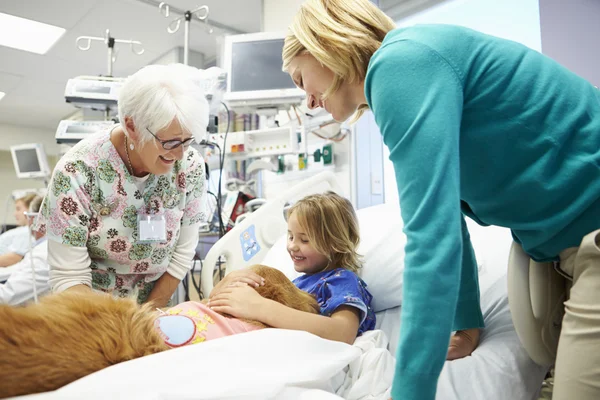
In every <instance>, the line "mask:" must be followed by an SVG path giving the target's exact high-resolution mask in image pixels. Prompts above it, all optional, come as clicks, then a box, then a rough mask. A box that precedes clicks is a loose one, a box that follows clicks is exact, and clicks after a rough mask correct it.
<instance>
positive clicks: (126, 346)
mask: <svg viewBox="0 0 600 400" xmlns="http://www.w3.org/2000/svg"><path fill="white" fill-rule="evenodd" d="M251 268H252V269H253V270H254V272H256V273H257V274H258V275H260V276H262V277H263V278H265V285H264V286H260V287H258V288H257V289H256V290H257V292H258V293H259V294H260V295H261V296H263V297H265V298H268V299H271V300H275V301H278V302H280V303H282V304H284V305H286V306H288V307H291V308H295V309H298V310H301V311H305V312H311V313H319V305H318V303H317V301H316V300H315V299H314V298H313V297H312V296H311V295H309V294H308V293H306V292H303V291H301V290H299V289H298V288H296V286H294V284H293V283H292V282H291V281H290V280H289V279H288V278H287V277H286V276H285V275H284V274H283V273H281V272H280V271H278V270H276V269H273V268H270V267H266V266H262V265H255V266H253V267H251ZM157 316H158V314H157V312H156V310H153V309H152V308H151V307H150V306H148V305H142V306H140V305H138V304H137V303H136V302H135V301H134V300H132V299H118V298H113V297H111V296H107V295H104V294H96V293H93V292H83V293H82V292H74V293H71V292H65V293H60V294H55V295H49V296H46V297H45V298H43V299H42V300H41V301H40V303H39V304H32V305H29V306H26V307H20V308H19V307H11V306H0V398H4V397H10V396H17V395H24V394H30V393H39V392H45V391H49V390H55V389H58V388H60V387H62V386H64V385H66V384H68V383H70V382H73V381H75V380H77V379H79V378H81V377H83V376H86V375H89V374H91V373H93V372H95V371H98V370H101V369H103V368H106V367H108V366H110V365H113V364H118V363H120V362H123V361H127V360H132V359H134V358H138V357H143V356H146V355H149V354H154V353H158V352H161V351H164V350H168V349H169V348H168V347H167V346H166V345H165V343H164V341H163V340H162V339H161V337H160V336H159V334H158V333H157V331H156V329H155V327H154V321H155V319H156V317H157ZM248 322H251V323H254V324H257V325H259V326H261V327H264V326H265V325H264V324H262V323H260V322H258V321H248Z"/></svg>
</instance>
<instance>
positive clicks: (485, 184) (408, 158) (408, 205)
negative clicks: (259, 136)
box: [283, 0, 600, 400]
mask: <svg viewBox="0 0 600 400" xmlns="http://www.w3.org/2000/svg"><path fill="white" fill-rule="evenodd" d="M283 64H284V68H285V69H286V70H287V71H288V72H289V73H290V75H291V77H292V78H293V80H294V81H295V82H296V84H297V85H298V86H299V87H300V88H302V89H304V90H305V91H306V94H307V97H308V98H307V102H308V105H309V107H311V108H315V107H323V108H325V109H326V110H327V111H329V112H330V113H331V114H332V115H333V117H334V118H335V119H336V120H338V121H343V120H345V119H347V118H349V117H350V116H352V115H353V114H355V113H356V112H357V111H358V114H359V115H360V114H361V113H362V112H364V111H365V110H366V109H371V110H372V111H373V114H374V116H375V120H376V122H377V125H378V126H379V128H380V130H381V134H382V135H383V140H384V142H385V144H386V146H387V147H388V148H389V150H390V160H391V161H392V162H393V164H394V170H395V172H396V180H397V185H398V191H399V198H400V206H401V210H402V219H403V220H404V231H405V232H406V236H407V244H406V257H405V272H404V292H403V304H402V310H403V311H402V323H401V325H402V331H401V335H400V343H399V346H398V356H397V364H396V374H395V378H394V385H393V390H392V393H393V397H394V399H398V400H413V399H414V400H417V399H418V400H433V399H434V398H435V392H436V387H437V385H436V383H437V380H438V377H439V374H440V371H441V369H442V366H443V364H444V360H445V359H446V357H449V358H453V357H452V356H451V355H450V354H449V353H448V343H449V339H450V335H451V331H453V330H458V331H460V330H465V331H466V332H463V336H464V338H465V339H466V340H467V341H469V340H472V341H473V342H472V343H473V345H472V346H463V347H466V349H467V350H472V348H473V347H474V344H475V343H476V342H477V339H478V330H477V328H480V327H482V326H483V317H482V315H481V310H480V308H479V287H478V282H477V268H476V262H475V256H474V254H473V248H472V246H471V241H470V239H469V232H468V230H467V227H466V223H465V220H464V216H468V217H470V218H472V219H474V220H475V221H477V222H478V223H480V224H482V225H498V226H503V227H507V228H510V229H511V230H512V233H513V237H514V238H515V241H516V242H517V243H519V245H521V246H522V247H523V249H524V250H525V252H527V254H529V256H530V257H531V258H533V259H535V260H537V261H553V262H560V268H561V269H562V270H563V272H564V274H565V275H566V276H568V277H569V278H570V279H571V281H572V285H573V286H572V289H571V292H570V299H569V300H568V301H567V302H566V303H565V311H566V313H565V316H564V319H563V323H562V331H561V336H560V342H559V345H558V355H557V360H556V371H555V372H556V376H555V382H554V383H555V384H554V394H553V396H554V397H553V398H554V399H555V400H559V399H560V400H564V399H579V400H592V399H599V398H600V352H598V351H594V349H597V348H598V345H599V344H600V301H598V299H599V293H600V230H599V229H600V146H599V145H598V144H599V143H600V91H599V90H598V89H596V88H594V86H592V85H591V84H590V83H589V82H587V81H585V80H584V79H582V78H581V77H579V76H577V75H575V74H574V73H572V72H570V71H568V70H567V69H566V68H564V67H562V66H561V65H559V64H558V63H556V62H555V61H553V60H551V59H550V58H548V57H545V56H544V55H542V54H540V53H538V52H536V51H534V50H531V49H529V48H527V47H525V46H522V45H520V44H518V43H515V42H511V41H508V40H503V39H499V38H496V37H492V36H488V35H484V34H482V33H479V32H475V31H472V30H469V29H466V28H462V27H457V26H449V25H418V26H414V27H408V28H403V29H395V26H394V23H393V22H392V21H391V20H390V19H389V18H388V17H387V16H386V15H385V14H384V13H383V12H381V11H380V10H379V9H378V8H377V7H376V6H374V5H373V3H371V2H370V1H369V0H307V1H306V2H305V3H304V4H303V5H302V7H301V8H300V10H299V12H298V14H297V15H296V17H295V19H294V22H293V23H292V25H291V27H290V34H289V35H288V36H287V37H286V40H285V45H284V49H283ZM452 340H454V338H453V339H452ZM469 347H470V349H469ZM451 352H452V349H450V353H451ZM459 355H464V353H463V354H459Z"/></svg>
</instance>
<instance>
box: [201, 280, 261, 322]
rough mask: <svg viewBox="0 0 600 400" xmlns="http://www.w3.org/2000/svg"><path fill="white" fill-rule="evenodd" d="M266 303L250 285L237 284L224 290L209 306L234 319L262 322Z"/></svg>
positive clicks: (209, 302) (211, 300)
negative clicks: (262, 312) (262, 311)
mask: <svg viewBox="0 0 600 400" xmlns="http://www.w3.org/2000/svg"><path fill="white" fill-rule="evenodd" d="M264 301H265V299H264V298H263V297H262V296H261V295H260V294H258V292H257V291H256V290H254V289H253V288H252V287H250V286H249V285H248V284H246V283H241V282H237V283H234V284H233V285H230V286H227V287H225V288H223V289H222V290H221V291H220V292H219V294H216V295H214V296H213V297H212V298H211V299H210V300H209V301H208V304H207V305H208V306H209V307H210V308H211V309H213V310H214V311H216V312H220V313H225V314H229V315H231V316H232V317H236V318H245V319H253V320H257V321H261V309H262V308H263V305H264ZM261 322H262V321H261Z"/></svg>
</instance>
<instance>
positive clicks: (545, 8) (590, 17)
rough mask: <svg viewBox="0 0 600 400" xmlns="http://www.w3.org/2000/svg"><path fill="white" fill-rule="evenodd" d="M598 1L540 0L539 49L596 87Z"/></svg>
mask: <svg viewBox="0 0 600 400" xmlns="http://www.w3.org/2000/svg"><path fill="white" fill-rule="evenodd" d="M599 19H600V1H598V0H569V1H568V2H567V1H564V0H541V1H540V20H541V26H542V29H541V30H542V52H543V53H544V54H545V55H547V56H549V57H552V58H553V59H555V60H556V61H558V62H559V63H561V64H562V65H564V66H565V67H567V68H569V69H570V70H571V71H573V72H575V73H576V74H578V75H580V76H581V77H583V78H585V79H587V80H588V81H590V82H591V83H592V84H593V85H596V86H598V87H600V51H599V48H598V38H600V22H599Z"/></svg>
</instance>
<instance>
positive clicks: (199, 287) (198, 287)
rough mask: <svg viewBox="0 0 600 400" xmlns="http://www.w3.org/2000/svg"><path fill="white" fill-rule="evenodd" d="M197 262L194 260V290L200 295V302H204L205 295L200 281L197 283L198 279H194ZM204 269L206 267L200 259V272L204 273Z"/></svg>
mask: <svg viewBox="0 0 600 400" xmlns="http://www.w3.org/2000/svg"><path fill="white" fill-rule="evenodd" d="M196 261H197V260H194V264H193V265H192V285H194V289H196V292H197V293H198V298H199V299H200V300H202V299H203V298H204V296H203V294H202V288H201V286H200V281H198V283H196V278H194V271H195V269H196ZM202 268H204V265H203V263H202V259H200V271H202Z"/></svg>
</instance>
